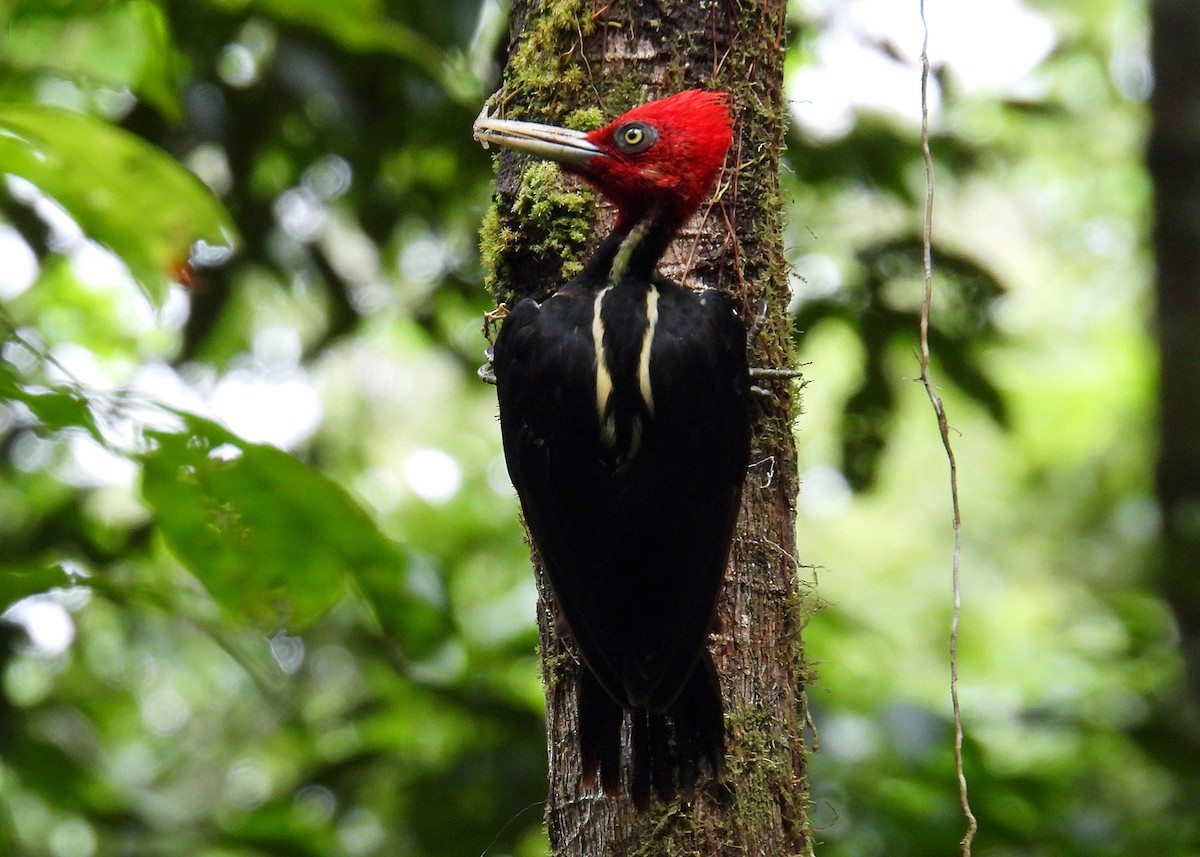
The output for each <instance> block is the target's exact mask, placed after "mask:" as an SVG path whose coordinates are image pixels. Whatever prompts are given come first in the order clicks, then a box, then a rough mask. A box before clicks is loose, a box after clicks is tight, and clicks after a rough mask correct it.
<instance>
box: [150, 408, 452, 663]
mask: <svg viewBox="0 0 1200 857" xmlns="http://www.w3.org/2000/svg"><path fill="white" fill-rule="evenodd" d="M182 416H183V417H184V419H185V421H186V424H187V425H186V431H183V432H155V433H153V434H152V435H151V437H152V438H153V440H154V442H155V444H156V448H155V449H154V450H153V451H152V452H150V453H148V454H147V455H145V456H144V457H143V463H144V475H143V481H142V494H143V496H144V497H145V499H146V502H147V503H148V504H149V505H150V507H151V508H152V509H153V511H154V513H155V517H156V520H157V523H158V526H159V527H160V528H161V530H162V532H163V534H164V536H166V539H167V541H168V543H169V544H170V545H171V548H172V550H173V551H174V552H175V554H176V555H177V556H178V557H179V559H180V560H181V561H182V562H183V563H184V565H186V566H187V567H188V569H189V570H190V571H191V572H192V573H193V574H195V575H196V576H197V577H198V578H199V579H200V580H201V581H202V582H203V583H204V585H205V586H206V587H207V588H208V590H209V592H210V593H211V594H212V596H213V597H214V598H215V599H216V600H217V601H219V602H220V603H222V604H223V605H225V606H226V607H227V608H228V609H230V610H232V611H234V612H235V613H237V614H239V615H242V616H244V617H246V618H248V619H250V620H252V621H254V622H256V623H258V624H259V625H261V626H263V627H264V628H266V629H268V630H270V629H274V628H277V627H280V626H287V627H288V628H291V629H297V628H301V627H303V626H304V625H306V624H308V623H310V622H312V621H313V620H314V619H316V618H317V617H319V616H320V615H321V614H322V613H324V612H325V611H326V610H328V609H329V608H330V607H332V606H333V605H334V604H335V603H336V602H337V601H338V600H340V599H341V598H342V597H343V595H344V594H345V592H346V586H347V583H348V582H349V581H350V580H351V579H353V580H354V581H356V582H363V581H366V582H367V584H368V585H369V587H370V589H371V590H372V592H375V593H388V592H390V593H391V594H390V597H387V598H386V599H385V598H384V596H383V595H382V594H380V595H379V597H378V598H375V599H373V602H375V601H384V600H386V604H387V607H388V608H389V609H390V610H392V611H394V612H393V613H392V614H389V615H388V616H382V617H381V621H382V622H383V623H384V625H385V627H388V628H389V629H390V630H395V631H396V633H398V634H399V635H400V637H401V639H400V643H401V644H402V645H404V646H411V647H417V648H420V647H422V646H423V645H424V641H423V640H422V639H421V635H422V633H423V630H424V629H426V628H428V627H429V622H428V621H427V620H426V619H424V618H423V617H424V616H425V614H427V613H428V612H429V611H430V610H431V608H430V607H429V606H428V605H427V604H423V603H421V601H420V599H418V598H414V597H412V595H411V594H410V593H409V592H408V591H407V589H406V586H407V567H408V558H407V557H406V555H405V554H404V552H403V551H402V550H400V549H399V548H398V547H397V546H396V545H395V544H394V543H392V542H391V541H389V540H388V539H387V538H386V537H385V536H384V535H383V534H382V533H381V532H380V531H379V528H378V527H376V526H375V524H374V522H373V521H372V520H371V519H370V518H369V517H368V516H367V514H366V513H365V512H364V511H363V509H362V508H361V507H360V506H359V505H358V504H357V503H355V502H354V500H352V499H351V498H350V496H349V495H348V494H347V493H346V491H345V490H344V489H343V488H341V487H340V486H339V485H337V484H336V483H335V482H333V481H332V480H330V479H329V478H327V477H325V476H323V475H321V474H320V473H318V472H316V471H315V470H313V469H311V468H309V467H307V466H306V465H304V464H303V463H301V462H300V461H298V460H297V459H296V458H294V457H293V456H291V455H288V454H287V453H286V452H283V451H282V450H279V449H276V448H275V447H272V446H266V445H263V444H256V443H248V442H246V441H244V440H242V439H240V438H238V437H237V436H235V435H233V434H231V433H230V432H229V431H227V430H225V429H223V428H222V427H220V426H218V425H216V424H215V423H212V422H210V421H208V420H205V419H202V418H200V417H196V416H192V415H182ZM409 612H411V613H413V614H414V615H413V616H411V617H410V616H409V615H408V613H409ZM396 613H399V614H402V615H396ZM410 618H411V619H414V620H415V621H414V622H413V625H412V626H411V627H410V626H409V624H408V620H409V619H410Z"/></svg>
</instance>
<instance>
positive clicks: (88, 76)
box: [0, 0, 183, 120]
mask: <svg viewBox="0 0 1200 857" xmlns="http://www.w3.org/2000/svg"><path fill="white" fill-rule="evenodd" d="M64 13H67V14H64ZM0 43H2V44H3V50H0V54H3V55H4V57H5V59H6V61H7V62H8V63H10V64H11V65H13V66H15V67H16V68H21V69H25V70H28V71H50V72H54V73H56V74H58V75H61V76H63V77H66V78H73V79H76V80H81V81H83V82H85V83H99V84H104V85H106V86H110V87H114V88H118V89H122V88H123V89H129V90H131V91H133V92H136V93H137V94H138V95H140V96H142V97H143V98H145V99H146V100H147V101H149V102H150V103H151V104H153V105H154V106H155V107H157V108H158V109H159V110H161V111H162V112H163V113H164V114H165V115H166V116H167V117H168V118H170V119H173V120H178V119H179V118H180V117H181V116H182V113H183V109H182V105H181V104H180V101H179V88H178V86H177V84H176V81H175V74H174V65H173V58H172V46H171V41H170V38H169V36H168V33H167V22H166V18H165V17H164V15H163V13H162V10H161V9H160V8H159V7H158V6H157V5H156V4H154V3H151V2H148V0H128V2H123V3H112V4H108V5H106V6H104V7H103V8H100V9H97V10H95V11H92V12H90V14H89V13H87V12H82V11H80V10H78V9H75V10H70V9H60V8H58V7H57V6H56V5H53V4H28V3H27V4H24V5H23V6H19V7H18V9H17V11H16V13H15V14H14V15H13V16H12V17H11V18H10V19H9V21H8V26H7V27H6V28H5V30H4V31H3V35H0Z"/></svg>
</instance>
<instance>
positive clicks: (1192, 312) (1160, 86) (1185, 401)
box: [1147, 0, 1200, 704]
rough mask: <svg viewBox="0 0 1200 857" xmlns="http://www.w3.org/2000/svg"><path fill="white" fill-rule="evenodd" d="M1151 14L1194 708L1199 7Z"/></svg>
mask: <svg viewBox="0 0 1200 857" xmlns="http://www.w3.org/2000/svg"><path fill="white" fill-rule="evenodd" d="M1151 16H1152V32H1153V37H1152V39H1153V40H1152V47H1151V61H1152V63H1153V68H1154V80H1155V83H1154V94H1153V96H1152V97H1151V100H1150V110H1151V115H1152V128H1151V136H1150V142H1149V148H1148V152H1147V160H1148V164H1149V167H1150V174H1151V177H1152V179H1153V181H1154V221H1155V222H1154V253H1155V259H1156V262H1157V280H1156V293H1157V299H1158V308H1157V310H1158V311H1157V335H1158V345H1159V451H1158V467H1157V479H1156V489H1157V493H1158V502H1159V508H1160V510H1161V513H1162V522H1163V547H1164V550H1163V563H1162V567H1161V584H1162V587H1163V594H1164V595H1165V596H1166V598H1167V600H1168V602H1170V604H1171V608H1172V610H1173V611H1174V613H1175V619H1176V621H1177V622H1178V625H1179V631H1180V642H1181V649H1182V651H1183V655H1184V660H1185V664H1186V667H1187V671H1188V676H1189V686H1190V690H1191V694H1192V698H1193V700H1194V702H1196V703H1197V704H1200V82H1198V81H1197V78H1196V53H1195V52H1196V45H1197V44H1200V4H1197V3H1196V2H1195V0H1156V2H1154V3H1153V4H1152V6H1151Z"/></svg>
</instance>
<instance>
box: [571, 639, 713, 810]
mask: <svg viewBox="0 0 1200 857" xmlns="http://www.w3.org/2000/svg"><path fill="white" fill-rule="evenodd" d="M630 717H631V728H630V738H631V742H630V743H631V760H630V766H629V767H630V784H629V790H630V794H631V795H632V797H633V802H634V804H635V805H636V806H637V807H638V809H645V808H647V807H648V806H649V805H650V793H651V790H653V791H654V792H655V793H656V794H658V796H659V797H661V798H662V799H663V800H671V799H672V798H674V797H675V796H676V795H677V794H681V793H682V794H683V796H684V798H685V799H688V800H690V799H691V798H692V797H693V795H694V794H695V790H696V781H697V779H698V777H699V772H700V761H701V760H706V761H707V762H708V765H709V767H710V769H711V770H712V772H713V777H714V778H715V779H717V780H718V781H719V780H721V779H722V778H723V777H724V775H725V717H724V711H723V709H722V706H721V688H720V684H719V683H718V680H717V672H716V669H715V667H714V666H713V662H712V658H711V657H710V656H709V654H708V652H705V653H704V655H703V657H702V658H701V659H700V662H699V663H698V664H697V665H696V669H695V670H694V671H693V673H692V676H691V678H689V679H688V681H687V684H685V685H684V687H683V690H682V691H681V692H680V694H679V696H678V697H677V698H676V699H675V701H674V702H673V703H672V704H671V705H670V707H668V708H667V709H666V710H665V711H661V712H659V711H653V710H650V709H647V708H635V709H633V710H632V711H631V712H630ZM623 721H624V711H623V710H622V708H621V706H620V705H619V704H618V703H617V702H616V701H615V700H614V699H613V698H612V697H611V696H609V695H608V694H607V693H606V692H605V691H604V689H603V688H602V687H601V686H600V683H599V682H598V681H597V680H596V677H595V676H594V675H592V672H591V670H588V669H586V668H584V669H582V670H580V676H579V749H580V754H581V756H582V759H583V783H584V786H585V787H587V788H592V787H594V786H595V784H596V780H597V777H598V778H599V780H600V784H601V785H602V786H603V787H604V791H605V793H607V794H609V795H616V794H617V793H618V792H620V790H621V724H622V722H623Z"/></svg>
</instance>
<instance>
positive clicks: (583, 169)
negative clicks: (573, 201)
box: [474, 89, 733, 231]
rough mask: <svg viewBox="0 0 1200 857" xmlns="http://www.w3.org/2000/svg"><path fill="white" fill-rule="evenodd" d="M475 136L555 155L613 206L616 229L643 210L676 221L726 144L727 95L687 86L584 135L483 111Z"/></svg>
mask: <svg viewBox="0 0 1200 857" xmlns="http://www.w3.org/2000/svg"><path fill="white" fill-rule="evenodd" d="M474 135H475V139H476V140H479V141H480V142H481V143H483V144H484V146H485V147H486V146H488V145H489V144H492V143H495V144H497V145H500V146H505V147H507V148H510V149H515V150H517V151H519V152H526V153H528V154H530V155H536V156H537V157H541V158H549V159H551V160H554V161H558V162H559V163H560V164H562V166H563V168H564V169H566V170H567V171H569V172H572V173H575V174H576V175H579V176H582V177H583V178H585V179H587V181H588V182H590V183H591V184H593V185H595V187H596V189H597V190H599V191H600V192H601V193H602V194H604V195H605V196H606V197H608V198H609V199H610V200H612V202H613V204H615V205H616V207H617V229H618V230H626V231H627V230H629V229H632V228H633V227H634V225H635V224H637V222H638V221H640V220H642V219H643V218H644V217H645V216H646V215H647V214H651V213H653V215H654V216H655V218H656V219H658V220H659V221H660V222H662V223H663V224H665V225H668V226H670V227H678V226H679V225H680V224H682V223H683V221H685V220H686V219H687V218H688V217H689V216H691V214H692V212H694V211H695V210H696V209H697V208H699V206H700V203H702V202H703V201H704V197H705V196H707V195H708V192H709V189H710V188H711V187H712V183H713V180H714V179H715V178H716V176H717V173H718V172H720V170H721V165H722V164H724V163H725V154H726V153H727V152H728V151H729V147H730V145H731V144H732V143H733V122H732V120H731V118H730V115H729V96H728V95H727V94H726V93H724V92H704V91H702V90H699V89H689V90H687V91H686V92H680V93H679V94H677V95H672V96H671V97H670V98H664V99H662V100H660V101H651V102H650V103H649V104H643V105H642V106H640V107H635V108H633V109H632V110H630V111H629V112H628V113H626V114H625V115H624V116H622V117H620V118H619V119H616V120H615V121H613V122H611V123H609V124H608V125H605V126H604V127H603V128H600V129H598V130H596V131H592V132H590V133H586V134H585V133H584V132H582V131H575V130H572V129H570V128H559V127H557V126H554V125H539V124H537V123H534V122H520V121H513V120H509V119H500V118H495V117H492V116H489V115H488V114H487V108H486V106H485V107H484V110H483V112H482V113H480V114H479V118H478V119H476V120H475V127H474Z"/></svg>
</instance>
